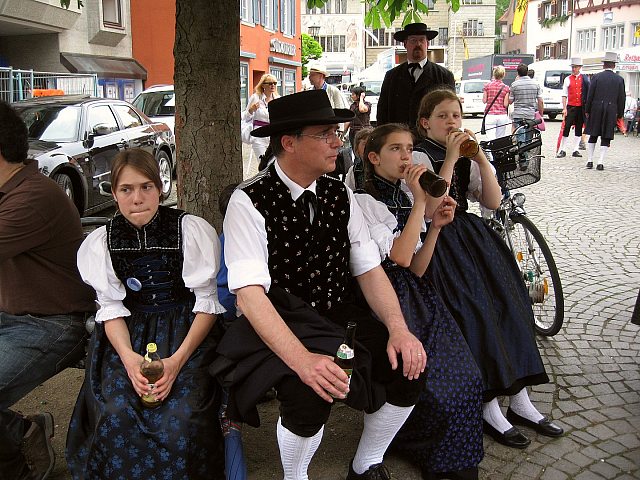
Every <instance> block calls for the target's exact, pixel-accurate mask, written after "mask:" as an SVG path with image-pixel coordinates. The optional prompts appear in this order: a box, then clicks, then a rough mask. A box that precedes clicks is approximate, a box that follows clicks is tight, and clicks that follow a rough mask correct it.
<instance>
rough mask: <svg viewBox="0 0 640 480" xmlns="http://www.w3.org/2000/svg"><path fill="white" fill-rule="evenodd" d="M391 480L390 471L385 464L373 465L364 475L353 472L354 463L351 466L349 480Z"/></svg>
mask: <svg viewBox="0 0 640 480" xmlns="http://www.w3.org/2000/svg"><path fill="white" fill-rule="evenodd" d="M358 479H363V480H391V474H390V473H389V469H388V468H387V467H385V466H384V464H383V463H378V464H376V465H371V466H370V467H369V469H368V470H367V471H366V472H364V473H360V474H358V473H356V472H354V471H353V461H351V463H350V464H349V474H348V475H347V480H358Z"/></svg>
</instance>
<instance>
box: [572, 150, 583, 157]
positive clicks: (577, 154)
mask: <svg viewBox="0 0 640 480" xmlns="http://www.w3.org/2000/svg"><path fill="white" fill-rule="evenodd" d="M571 156H572V157H582V154H581V153H580V152H578V151H575V152H573V153H572V154H571Z"/></svg>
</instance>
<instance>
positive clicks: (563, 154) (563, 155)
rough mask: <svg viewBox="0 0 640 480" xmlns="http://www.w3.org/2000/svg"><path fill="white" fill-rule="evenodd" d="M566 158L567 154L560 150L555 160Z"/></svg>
mask: <svg viewBox="0 0 640 480" xmlns="http://www.w3.org/2000/svg"><path fill="white" fill-rule="evenodd" d="M566 156H567V152H565V151H564V150H560V151H559V152H558V154H557V155H556V158H564V157H566Z"/></svg>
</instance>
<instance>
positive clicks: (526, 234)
mask: <svg viewBox="0 0 640 480" xmlns="http://www.w3.org/2000/svg"><path fill="white" fill-rule="evenodd" d="M510 224H511V228H510V229H509V236H510V237H511V242H512V245H513V253H514V255H515V257H516V262H517V263H518V267H519V268H520V272H521V273H522V279H523V281H524V283H525V285H526V287H527V291H528V292H529V297H530V299H531V306H532V308H533V316H534V321H535V329H536V331H537V332H538V333H539V334H540V335H543V336H545V337H551V336H553V335H555V334H556V333H558V332H559V331H560V328H562V322H563V321H564V296H563V293H562V284H561V283H560V274H559V273H558V268H557V267H556V262H555V260H554V259H553V255H552V254H551V249H550V248H549V246H548V245H547V242H546V240H545V239H544V237H543V235H542V233H540V230H538V228H537V227H536V226H535V225H534V224H533V222H532V221H531V220H529V219H528V218H527V217H526V216H524V215H518V214H514V213H512V214H511V216H510Z"/></svg>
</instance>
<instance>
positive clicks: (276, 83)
mask: <svg viewBox="0 0 640 480" xmlns="http://www.w3.org/2000/svg"><path fill="white" fill-rule="evenodd" d="M262 84H263V85H278V82H262Z"/></svg>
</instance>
